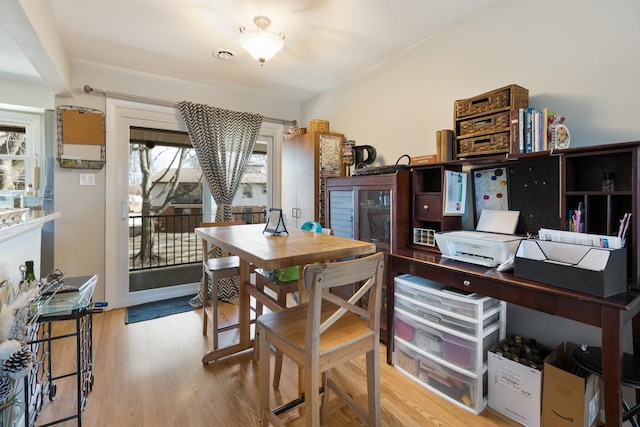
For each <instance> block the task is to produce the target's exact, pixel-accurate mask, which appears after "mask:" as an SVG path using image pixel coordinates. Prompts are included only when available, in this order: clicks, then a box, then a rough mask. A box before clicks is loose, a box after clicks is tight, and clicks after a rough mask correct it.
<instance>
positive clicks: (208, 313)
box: [200, 221, 245, 350]
mask: <svg viewBox="0 0 640 427" xmlns="http://www.w3.org/2000/svg"><path fill="white" fill-rule="evenodd" d="M244 223H245V222H244V221H228V222H203V223H201V224H200V227H222V226H229V225H241V224H244ZM239 274H240V258H239V257H238V256H236V255H227V256H223V254H222V251H221V250H220V248H218V247H217V246H212V245H210V244H209V242H207V241H206V240H204V239H203V240H202V277H203V284H202V313H203V316H202V317H203V320H202V335H207V329H208V325H209V323H210V322H211V323H212V330H213V349H214V350H216V349H217V348H218V335H219V334H220V333H221V332H224V331H226V330H229V329H233V328H237V327H238V325H237V323H236V324H233V325H227V326H225V327H222V328H220V327H219V325H218V280H220V279H224V278H227V277H237V276H238V275H239ZM209 284H211V288H212V291H211V300H209Z"/></svg>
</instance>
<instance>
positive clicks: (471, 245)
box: [436, 209, 523, 267]
mask: <svg viewBox="0 0 640 427" xmlns="http://www.w3.org/2000/svg"><path fill="white" fill-rule="evenodd" d="M519 215H520V212H519V211H504V210H492V209H483V210H482V212H481V213H480V219H479V220H478V225H477V227H476V229H475V231H473V230H471V231H464V230H462V231H445V232H438V233H436V242H437V243H438V248H439V249H440V252H441V253H442V256H443V257H445V258H450V259H455V260H458V261H464V262H470V263H472V264H479V265H484V266H487V267H496V266H498V265H500V264H502V263H504V262H506V261H507V260H508V259H509V257H511V256H513V255H514V254H515V252H516V251H517V250H518V245H519V244H520V241H521V240H522V239H523V238H522V237H521V236H516V235H514V234H513V233H515V231H516V225H517V224H518V217H519Z"/></svg>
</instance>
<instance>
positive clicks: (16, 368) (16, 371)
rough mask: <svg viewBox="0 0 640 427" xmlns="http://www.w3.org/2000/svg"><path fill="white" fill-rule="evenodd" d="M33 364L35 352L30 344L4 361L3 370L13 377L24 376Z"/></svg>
mask: <svg viewBox="0 0 640 427" xmlns="http://www.w3.org/2000/svg"><path fill="white" fill-rule="evenodd" d="M32 366H33V353H32V352H31V350H30V349H29V347H28V346H26V345H25V346H24V347H22V348H21V349H20V350H17V351H14V352H13V353H11V355H10V356H9V357H8V358H7V359H6V360H5V361H4V362H2V370H3V371H4V372H5V373H6V374H7V375H8V376H9V377H10V378H13V379H18V378H21V377H23V376H24V375H25V374H26V373H27V371H29V370H30V369H31V367H32Z"/></svg>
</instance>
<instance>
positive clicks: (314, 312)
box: [258, 253, 384, 427]
mask: <svg viewBox="0 0 640 427" xmlns="http://www.w3.org/2000/svg"><path fill="white" fill-rule="evenodd" d="M383 270H384V255H383V254H382V253H376V254H374V255H370V256H367V257H364V258H359V259H355V260H349V261H339V262H333V263H326V264H311V265H307V266H306V267H305V268H304V273H303V274H304V281H305V286H306V287H307V289H308V290H309V302H308V303H305V304H301V305H298V306H296V307H291V308H289V309H287V310H283V311H278V312H273V313H266V314H263V315H262V316H260V317H258V330H259V332H258V335H259V348H260V368H259V396H260V399H259V401H260V408H259V409H260V420H261V424H262V426H267V425H268V424H269V422H271V423H273V424H274V425H284V424H283V423H282V421H281V419H280V418H279V415H280V414H282V413H284V412H285V411H288V410H290V409H293V408H294V407H296V406H297V405H296V404H297V403H301V404H304V405H305V410H304V414H305V416H306V425H307V426H314V427H315V426H319V425H320V421H321V420H322V422H324V421H325V420H326V418H327V415H328V407H329V390H332V391H334V392H335V393H336V394H337V395H338V396H339V397H340V398H342V399H343V400H344V401H345V402H346V403H347V404H348V405H349V406H350V407H352V408H353V409H354V410H355V412H356V414H357V415H358V417H359V418H361V419H362V420H363V422H365V423H366V424H367V425H369V426H379V425H380V375H379V358H380V355H379V349H378V347H379V340H380V298H381V290H382V280H383ZM352 283H361V285H360V287H359V288H358V290H357V291H356V292H355V293H354V294H353V295H352V296H351V297H350V298H348V299H343V298H341V297H340V296H339V295H337V294H333V293H331V292H330V290H331V288H334V287H336V286H343V285H347V284H352ZM363 307H367V308H366V309H365V308H363ZM271 344H273V345H274V346H275V347H276V348H277V349H279V350H281V351H282V352H283V353H284V354H285V355H287V356H288V357H290V358H291V359H293V360H294V361H295V362H296V363H297V364H298V366H300V367H301V369H303V373H304V374H303V376H302V377H303V380H304V388H303V389H304V399H300V398H299V399H297V400H296V401H294V402H290V403H288V404H285V405H283V406H282V407H280V408H272V407H271V404H270V389H271V387H270V384H269V376H270V375H269V373H270V358H271V354H270V351H269V347H270V346H271ZM361 354H366V375H365V377H366V378H367V394H368V408H367V410H364V408H362V407H360V406H359V405H358V404H356V402H355V401H354V399H353V398H352V397H351V396H350V394H349V393H348V391H347V390H345V389H343V388H342V387H341V386H340V385H339V384H338V382H335V381H334V380H333V379H332V378H331V376H330V373H331V369H332V368H334V367H336V366H338V365H340V364H343V363H345V362H346V361H348V360H351V359H353V358H355V357H357V356H359V355H361ZM321 394H322V402H320V396H321ZM320 403H322V404H321V405H320Z"/></svg>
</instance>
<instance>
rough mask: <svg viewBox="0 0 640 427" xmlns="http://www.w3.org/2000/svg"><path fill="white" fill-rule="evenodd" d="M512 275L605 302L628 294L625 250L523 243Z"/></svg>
mask: <svg viewBox="0 0 640 427" xmlns="http://www.w3.org/2000/svg"><path fill="white" fill-rule="evenodd" d="M514 275H515V276H516V277H522V278H524V279H529V280H535V281H536V282H542V283H546V284H549V285H554V286H558V287H560V288H565V289H571V290H574V291H578V292H584V293H586V294H590V295H595V296H598V297H602V298H608V297H610V296H613V295H618V294H620V293H624V292H626V291H627V250H626V248H622V249H609V248H600V247H594V246H583V245H577V244H571V243H562V242H552V241H546V240H536V239H526V240H522V242H520V246H518V251H517V252H516V257H515V269H514Z"/></svg>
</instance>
